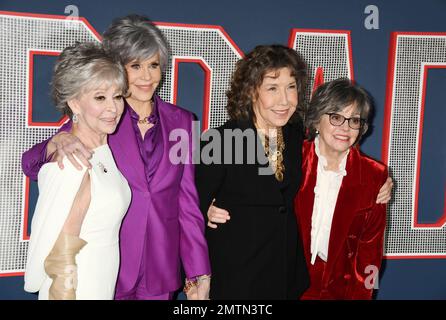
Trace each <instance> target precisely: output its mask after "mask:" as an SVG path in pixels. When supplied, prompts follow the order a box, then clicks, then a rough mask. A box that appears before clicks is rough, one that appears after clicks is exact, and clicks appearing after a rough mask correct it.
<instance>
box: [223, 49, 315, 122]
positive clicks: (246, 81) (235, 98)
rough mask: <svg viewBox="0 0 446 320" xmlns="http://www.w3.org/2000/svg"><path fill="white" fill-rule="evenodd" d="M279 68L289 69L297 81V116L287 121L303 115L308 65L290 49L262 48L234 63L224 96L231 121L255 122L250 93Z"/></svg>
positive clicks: (295, 114)
mask: <svg viewBox="0 0 446 320" xmlns="http://www.w3.org/2000/svg"><path fill="white" fill-rule="evenodd" d="M281 68H289V69H290V71H291V75H292V76H293V77H294V78H295V79H296V83H297V88H298V96H299V102H298V106H297V109H296V112H295V113H294V114H293V116H292V117H291V119H290V121H293V120H295V119H296V117H297V114H300V115H301V114H302V112H303V110H304V108H303V103H304V99H305V88H306V84H307V65H306V64H305V62H304V60H303V59H302V57H301V56H300V55H299V54H298V53H297V52H296V51H295V50H293V49H290V48H288V47H285V46H283V45H261V46H257V47H255V48H254V50H252V51H251V52H249V53H248V54H247V55H246V56H245V57H244V58H242V59H240V60H239V61H238V62H237V66H236V70H235V72H234V74H233V76H232V79H231V87H230V89H229V90H228V91H227V92H226V95H227V97H228V105H227V107H226V109H227V111H228V114H229V117H230V119H232V120H251V119H254V111H253V103H252V98H253V93H254V94H256V92H257V89H258V88H259V87H260V85H261V84H262V82H263V78H264V77H265V74H267V73H268V72H270V71H273V70H278V69H281Z"/></svg>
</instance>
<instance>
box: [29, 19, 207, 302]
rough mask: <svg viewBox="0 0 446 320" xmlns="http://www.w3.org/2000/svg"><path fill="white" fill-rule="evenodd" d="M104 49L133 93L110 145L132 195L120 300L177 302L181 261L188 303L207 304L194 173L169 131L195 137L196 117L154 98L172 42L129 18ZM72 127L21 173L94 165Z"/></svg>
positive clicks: (123, 237)
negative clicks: (175, 155)
mask: <svg viewBox="0 0 446 320" xmlns="http://www.w3.org/2000/svg"><path fill="white" fill-rule="evenodd" d="M103 44H104V47H105V48H106V49H107V50H108V51H109V52H110V53H112V54H113V55H116V56H117V57H118V58H119V59H120V60H121V62H122V64H123V65H124V66H125V68H126V70H127V75H128V81H129V92H130V95H129V96H128V97H127V98H126V103H125V105H126V108H125V111H124V114H123V115H122V119H121V122H120V124H119V126H118V128H117V129H116V131H115V133H114V134H113V135H110V136H109V141H108V143H109V145H110V148H111V150H112V152H113V156H114V158H115V161H116V163H117V166H118V168H119V170H120V171H121V172H122V174H123V175H124V176H125V178H126V179H127V180H128V182H129V185H130V187H131V191H132V201H131V204H130V207H129V209H128V211H127V214H126V216H125V218H124V221H123V224H122V228H121V232H120V248H121V265H120V270H119V275H118V281H117V286H116V293H115V298H116V299H160V300H161V299H162V300H165V299H171V298H172V295H173V292H175V291H176V290H177V289H178V288H180V287H181V272H180V269H181V266H180V261H181V262H182V265H183V268H184V271H185V273H186V277H187V280H188V281H187V284H188V289H189V290H187V296H188V299H208V297H209V288H210V265H209V257H208V247H207V244H206V241H205V238H204V220H203V216H202V214H201V213H200V209H199V207H198V196H197V191H196V188H195V184H194V167H193V165H192V164H187V163H186V164H184V163H180V164H173V163H172V162H171V161H170V159H169V150H170V149H171V147H172V146H173V145H174V144H175V143H176V142H175V141H169V134H170V132H171V131H172V130H174V129H183V130H186V131H187V132H189V133H191V127H192V121H193V114H192V113H190V112H188V111H186V110H184V109H182V108H180V107H178V106H175V105H172V104H170V103H167V102H165V101H163V100H161V99H160V98H159V97H158V96H157V95H156V94H155V90H156V89H157V87H158V85H159V83H160V80H161V73H162V70H163V68H164V67H165V65H166V63H167V60H168V49H167V43H166V40H165V39H164V37H163V35H162V33H161V31H160V30H159V29H158V28H157V27H156V26H154V25H153V24H152V22H150V20H149V19H147V18H145V17H142V16H138V15H130V16H126V17H123V18H119V19H117V20H115V21H114V22H113V23H112V25H111V26H110V27H109V28H108V30H107V31H106V32H105V33H104V39H103ZM70 127H71V122H68V123H67V124H65V125H64V126H63V127H62V128H61V131H60V132H59V133H57V134H56V135H55V136H53V137H52V138H50V139H49V140H47V141H44V142H42V143H40V144H38V145H36V146H34V147H33V148H32V149H30V150H29V151H27V152H25V153H24V155H23V158H22V167H23V171H24V173H25V174H26V175H27V176H28V177H30V178H32V179H36V177H37V173H38V171H39V169H40V167H41V166H42V165H43V164H44V163H45V162H47V161H49V160H50V159H51V158H52V159H54V158H55V159H56V160H57V162H58V163H59V166H60V167H61V168H63V164H62V159H63V158H64V157H65V156H66V157H67V158H68V159H69V160H70V161H71V162H73V164H74V165H75V166H76V167H77V168H79V169H80V168H81V166H80V164H79V163H77V162H76V160H75V158H74V157H73V154H74V155H76V156H77V158H79V159H80V161H82V162H83V163H84V164H85V165H87V166H90V164H89V162H88V159H89V158H90V157H91V155H92V154H91V150H88V149H87V148H86V147H85V146H84V145H83V144H82V143H81V142H80V140H78V139H77V138H76V137H75V136H73V135H71V134H70V133H68V132H67V131H68V130H69V129H70ZM189 136H192V135H191V134H189ZM190 152H191V151H190ZM188 158H189V159H192V155H191V154H190V155H189V157H188ZM110 196H112V195H110Z"/></svg>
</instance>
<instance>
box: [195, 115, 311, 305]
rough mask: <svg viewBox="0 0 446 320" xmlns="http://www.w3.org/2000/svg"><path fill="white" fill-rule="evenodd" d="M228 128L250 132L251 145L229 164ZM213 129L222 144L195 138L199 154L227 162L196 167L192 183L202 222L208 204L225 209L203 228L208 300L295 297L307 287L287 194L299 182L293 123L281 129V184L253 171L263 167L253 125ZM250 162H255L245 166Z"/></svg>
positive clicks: (297, 132)
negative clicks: (222, 219) (225, 217)
mask: <svg viewBox="0 0 446 320" xmlns="http://www.w3.org/2000/svg"><path fill="white" fill-rule="evenodd" d="M225 129H228V130H225ZM234 129H240V130H241V132H242V133H244V134H246V135H247V136H248V135H249V133H253V132H254V141H256V142H255V143H254V146H253V145H252V144H253V143H251V144H249V145H248V144H247V143H245V144H244V145H243V147H242V148H241V149H240V150H239V151H241V154H242V156H241V157H240V158H239V160H241V159H242V160H243V161H239V163H238V164H235V163H234V160H235V159H236V158H237V153H236V148H235V146H234V144H232V145H231V144H230V142H231V140H232V141H233V139H231V138H230V136H229V135H226V136H225V132H226V134H227V133H228V132H232V131H233V130H234ZM216 130H217V131H218V132H219V133H220V138H221V141H222V143H221V145H220V146H217V145H216V143H215V142H216V138H215V137H214V138H213V139H210V141H204V140H205V137H206V136H209V132H206V133H204V134H203V135H202V143H201V151H202V154H206V153H209V150H212V151H213V152H211V155H212V156H214V160H215V159H216V158H219V157H217V155H218V153H221V155H222V157H221V158H222V160H224V158H225V157H226V158H227V159H228V158H229V159H232V160H233V161H232V163H222V164H215V163H214V164H204V163H201V164H199V165H197V167H196V185H197V189H198V194H199V197H200V206H201V210H202V212H203V214H204V216H205V221H206V223H207V210H208V208H209V206H210V204H211V203H212V200H213V199H214V198H215V199H216V201H215V205H216V206H217V207H220V208H223V209H226V210H228V211H229V214H230V216H231V219H230V220H229V221H227V222H226V223H225V224H218V228H217V229H212V228H209V227H206V238H207V240H208V245H209V252H210V259H211V268H212V281H211V293H210V298H211V299H297V298H298V297H299V296H300V295H301V294H302V293H303V291H305V289H306V288H307V287H308V285H309V277H308V273H307V269H306V264H305V258H304V254H303V249H302V243H301V238H300V236H299V233H298V227H297V223H296V217H295V214H294V197H295V195H296V192H297V190H298V188H299V184H300V179H301V162H302V140H303V132H302V127H301V125H300V124H299V123H298V124H287V125H286V126H284V127H283V137H284V142H285V150H284V154H283V156H284V165H285V172H284V179H283V181H282V182H279V181H277V180H276V178H275V176H274V174H269V175H261V174H259V169H263V170H265V169H266V168H268V164H267V159H266V157H265V154H264V150H263V146H262V144H261V141H260V138H259V137H258V136H257V131H256V130H255V127H254V125H253V123H252V121H249V122H248V121H247V122H242V121H232V120H231V121H228V122H226V123H225V124H224V125H223V126H221V127H218V128H216ZM214 132H215V131H214ZM211 136H213V134H211ZM206 139H208V138H206ZM217 139H218V138H217ZM245 141H246V140H245ZM252 141H253V140H251V142H252ZM225 145H226V147H225ZM228 146H229V147H228ZM230 151H232V154H231V152H230ZM257 151H258V152H257ZM228 153H229V154H228ZM257 154H258V156H257V157H256V155H257ZM238 155H240V152H239V153H238ZM252 159H254V160H255V161H251V162H249V160H252ZM222 162H223V161H222ZM240 162H241V163H240ZM261 163H264V165H262V164H261ZM270 173H272V171H271V172H270Z"/></svg>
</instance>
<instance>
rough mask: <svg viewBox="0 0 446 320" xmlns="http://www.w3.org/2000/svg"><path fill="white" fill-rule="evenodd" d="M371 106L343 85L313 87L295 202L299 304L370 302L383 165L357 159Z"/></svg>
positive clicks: (379, 243)
mask: <svg viewBox="0 0 446 320" xmlns="http://www.w3.org/2000/svg"><path fill="white" fill-rule="evenodd" d="M370 108H371V105H370V100H369V98H368V96H367V94H366V92H365V91H364V90H363V89H362V88H360V87H358V86H357V85H354V84H353V83H351V82H350V80H348V79H338V80H335V81H332V82H329V83H325V84H323V85H322V86H320V87H319V88H318V89H317V90H316V91H315V93H314V95H313V98H312V100H311V103H310V106H309V108H308V111H307V114H306V119H305V125H306V127H307V129H308V135H309V139H308V140H307V141H305V142H304V145H303V155H302V158H303V164H302V179H303V180H302V184H301V188H300V190H299V192H298V194H297V195H296V198H295V210H296V214H297V218H298V221H299V227H300V231H301V235H302V237H303V245H304V252H305V257H306V260H307V266H308V270H309V272H310V279H311V280H310V282H311V286H310V288H309V289H308V290H307V291H306V292H305V293H304V295H303V296H302V299H371V297H372V293H373V286H374V280H376V279H377V278H378V271H379V268H380V265H381V259H382V254H383V238H384V229H385V225H386V206H385V204H377V203H376V201H375V200H376V198H377V195H378V192H379V189H380V187H381V186H382V185H383V183H384V181H386V179H387V169H386V167H385V166H384V165H383V164H381V163H379V162H377V161H375V160H372V159H371V158H369V157H367V156H365V155H363V154H362V153H361V152H360V151H359V149H358V148H357V143H358V141H359V140H360V139H361V137H362V135H363V134H364V133H365V132H366V131H367V118H368V115H369V112H370Z"/></svg>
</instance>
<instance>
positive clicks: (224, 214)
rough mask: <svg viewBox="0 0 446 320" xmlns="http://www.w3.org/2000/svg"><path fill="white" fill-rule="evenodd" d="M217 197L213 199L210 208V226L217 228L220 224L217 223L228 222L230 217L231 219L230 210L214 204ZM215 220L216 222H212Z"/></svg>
mask: <svg viewBox="0 0 446 320" xmlns="http://www.w3.org/2000/svg"><path fill="white" fill-rule="evenodd" d="M214 202H215V199H214V200H213V201H212V204H211V205H210V207H209V209H208V220H209V221H208V227H210V228H213V229H216V228H217V227H218V225H216V224H215V223H226V221H228V220H229V219H231V217H230V215H229V212H228V211H227V210H225V209H220V208H218V207H216V206H214ZM212 222H215V223H212Z"/></svg>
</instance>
